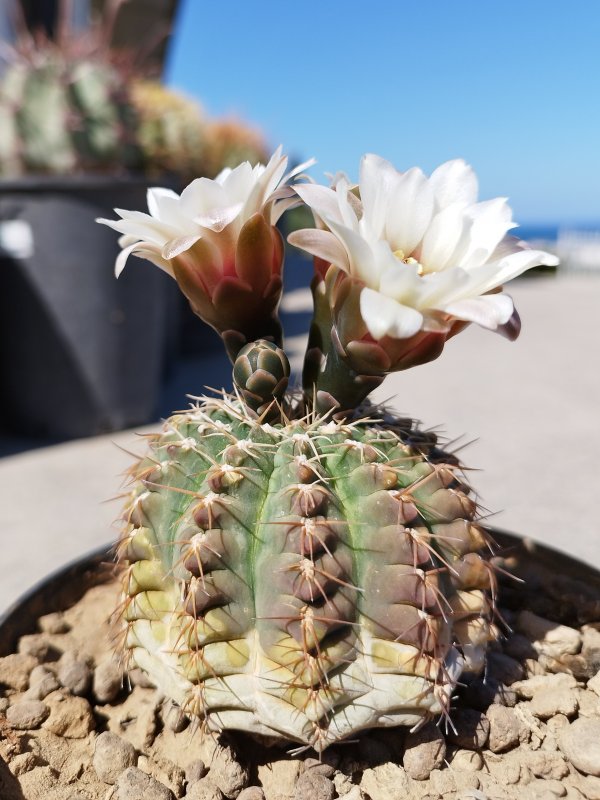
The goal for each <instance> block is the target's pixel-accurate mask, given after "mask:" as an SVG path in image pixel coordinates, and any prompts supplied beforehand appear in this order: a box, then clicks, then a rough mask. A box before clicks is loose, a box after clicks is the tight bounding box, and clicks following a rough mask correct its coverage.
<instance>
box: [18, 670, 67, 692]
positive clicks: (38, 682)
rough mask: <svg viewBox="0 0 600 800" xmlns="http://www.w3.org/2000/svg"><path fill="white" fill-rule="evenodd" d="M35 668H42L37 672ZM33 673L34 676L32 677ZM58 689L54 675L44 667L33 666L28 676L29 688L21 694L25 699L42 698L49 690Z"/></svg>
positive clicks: (58, 684)
mask: <svg viewBox="0 0 600 800" xmlns="http://www.w3.org/2000/svg"><path fill="white" fill-rule="evenodd" d="M36 670H44V671H43V672H37V673H36ZM34 673H36V674H35V677H34ZM57 689H60V683H59V682H58V680H57V678H56V675H55V674H54V673H53V672H50V670H48V669H45V667H42V666H40V667H35V668H34V669H33V670H32V672H31V675H30V676H29V689H27V691H26V692H25V694H24V695H23V697H24V698H27V700H43V699H44V698H45V697H47V696H48V695H49V694H50V692H55V691H56V690H57Z"/></svg>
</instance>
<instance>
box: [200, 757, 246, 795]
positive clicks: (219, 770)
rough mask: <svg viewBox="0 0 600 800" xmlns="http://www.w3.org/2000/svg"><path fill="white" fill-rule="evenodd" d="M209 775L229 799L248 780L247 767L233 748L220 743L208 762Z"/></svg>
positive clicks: (242, 787) (237, 792) (244, 786)
mask: <svg viewBox="0 0 600 800" xmlns="http://www.w3.org/2000/svg"><path fill="white" fill-rule="evenodd" d="M210 777H211V779H212V782H213V783H214V784H215V786H218V788H219V789H220V790H221V792H222V793H223V794H224V795H225V797H227V798H229V800H233V798H235V797H237V796H238V794H239V793H240V792H241V791H242V789H245V788H246V786H247V785H248V781H249V780H250V775H249V772H248V768H247V767H245V766H242V764H240V762H239V761H238V760H237V758H236V756H235V753H234V751H233V748H231V747H230V746H229V745H227V744H226V745H221V746H219V747H218V748H217V749H216V750H215V754H214V756H213V759H212V761H211V763H210Z"/></svg>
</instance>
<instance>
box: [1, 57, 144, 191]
mask: <svg viewBox="0 0 600 800" xmlns="http://www.w3.org/2000/svg"><path fill="white" fill-rule="evenodd" d="M136 117H137V112H136V109H135V106H134V104H133V103H132V100H131V97H130V95H129V92H128V91H127V88H126V87H124V86H123V84H122V81H121V77H120V75H119V72H118V70H116V69H115V68H114V67H112V66H111V65H110V64H109V63H103V62H102V61H101V60H99V59H95V58H94V59H92V58H85V59H81V60H80V59H75V60H71V59H70V58H68V57H67V56H66V55H65V54H64V53H61V52H60V51H58V50H56V49H55V48H54V47H53V46H52V45H50V44H48V46H47V47H46V48H44V49H42V50H40V51H37V52H36V53H35V60H34V59H32V60H25V59H19V60H18V61H17V62H16V63H14V64H11V66H10V67H9V68H8V70H7V72H6V73H5V75H4V77H3V80H2V83H1V84H0V174H1V175H2V176H6V177H15V176H18V175H22V174H24V173H28V172H35V173H42V174H52V175H56V174H64V173H71V172H73V171H77V172H97V171H101V172H104V171H111V170H114V171H116V172H121V171H123V170H126V169H134V170H135V169H138V168H139V167H140V166H141V165H142V152H141V149H140V147H139V145H138V143H137V141H136V137H135V128H136V127H137V119H136Z"/></svg>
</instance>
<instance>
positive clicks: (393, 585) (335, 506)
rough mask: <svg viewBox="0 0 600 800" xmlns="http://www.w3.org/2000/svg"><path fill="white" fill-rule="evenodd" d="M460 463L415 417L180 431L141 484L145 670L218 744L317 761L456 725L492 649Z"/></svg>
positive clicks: (182, 425) (129, 623) (234, 409)
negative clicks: (252, 741)
mask: <svg viewBox="0 0 600 800" xmlns="http://www.w3.org/2000/svg"><path fill="white" fill-rule="evenodd" d="M455 463H456V462H455V460H454V459H452V458H451V457H445V455H444V453H443V452H442V451H440V450H438V449H437V447H436V446H435V444H434V443H433V441H432V439H431V437H426V436H424V435H422V434H419V432H418V431H415V430H412V429H411V426H410V424H409V423H407V422H406V421H395V422H392V424H390V425H386V426H383V425H381V424H378V423H376V422H369V421H362V422H360V421H359V422H355V423H352V424H343V423H338V422H335V421H327V420H324V419H322V418H321V419H305V420H296V421H286V423H285V424H280V425H273V426H271V425H268V424H258V423H257V422H256V420H255V419H253V418H252V414H251V413H250V412H248V411H246V410H245V409H244V406H243V405H242V404H241V403H240V402H239V401H238V400H236V399H233V398H231V397H226V398H225V399H224V401H220V400H205V401H204V402H203V403H201V404H200V405H199V406H198V408H197V409H194V410H191V411H189V412H186V413H182V414H179V415H176V416H174V417H172V418H171V419H169V420H168V422H167V423H166V425H165V428H164V430H163V432H162V433H161V434H160V435H157V436H156V437H154V438H152V439H151V441H150V447H149V453H148V455H147V457H145V458H143V459H142V460H141V461H140V462H139V463H138V464H137V465H136V466H135V467H134V469H133V470H132V476H133V481H134V483H133V492H132V496H131V501H130V503H129V505H128V509H127V513H126V520H127V527H126V530H125V533H124V536H123V538H122V541H121V547H120V556H121V559H122V561H123V562H124V563H125V565H126V568H125V571H124V593H125V597H124V603H123V606H122V615H123V619H124V623H125V625H124V627H125V647H126V649H127V651H128V655H129V657H130V662H131V663H133V664H135V665H137V666H139V667H141V668H142V669H144V670H145V671H146V672H147V673H148V674H149V675H150V676H151V678H152V679H153V680H154V682H155V683H156V684H157V685H158V686H159V687H160V688H161V689H162V690H163V691H164V692H165V693H166V694H167V695H169V696H171V697H172V698H173V699H175V700H176V701H177V702H178V703H180V704H181V705H182V707H184V708H185V709H186V710H187V711H188V712H190V713H193V714H195V715H198V716H199V717H201V718H203V719H204V720H205V721H206V724H207V726H208V727H209V728H210V729H221V728H233V729H239V730H245V731H249V732H254V733H257V734H263V735H267V736H277V737H280V738H282V739H287V740H295V741H297V742H301V743H305V744H311V745H313V746H314V747H315V748H316V749H318V750H322V749H324V748H325V747H327V746H328V745H329V744H331V743H332V742H335V741H337V740H339V739H343V738H345V737H348V736H350V735H352V734H354V733H356V732H357V731H360V730H362V729H365V728H370V727H377V726H392V725H399V724H401V725H414V724H415V723H417V722H418V721H419V720H420V719H421V718H422V717H424V716H427V715H430V714H438V713H440V712H444V711H446V710H447V709H448V707H449V702H450V696H451V694H452V691H453V689H454V687H455V685H456V682H457V680H458V678H459V676H460V675H461V673H462V672H463V670H464V669H465V667H466V668H471V667H475V668H476V667H478V666H480V664H481V660H482V658H483V653H484V650H485V645H486V642H487V640H488V639H489V637H490V601H489V599H488V596H487V593H486V590H487V589H488V588H489V586H490V569H489V565H488V564H487V563H486V562H485V561H484V560H483V558H482V557H481V556H480V555H479V554H478V550H479V549H480V548H481V547H482V546H483V544H484V542H485V536H484V533H483V531H482V530H481V529H480V528H479V527H478V526H477V525H476V524H475V523H474V522H473V519H474V515H475V513H476V506H475V503H474V501H473V500H472V499H470V497H469V496H468V489H466V487H465V486H464V484H463V483H462V477H461V475H460V471H459V469H458V467H456V466H455Z"/></svg>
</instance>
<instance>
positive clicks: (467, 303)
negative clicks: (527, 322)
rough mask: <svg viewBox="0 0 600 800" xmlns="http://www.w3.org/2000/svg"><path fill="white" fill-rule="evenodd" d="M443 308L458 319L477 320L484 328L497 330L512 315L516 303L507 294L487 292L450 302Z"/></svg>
mask: <svg viewBox="0 0 600 800" xmlns="http://www.w3.org/2000/svg"><path fill="white" fill-rule="evenodd" d="M442 310H443V311H446V312H447V313H448V314H452V316H453V317H456V318H457V319H462V320H466V321H467V322H475V323H476V324H477V325H481V327H482V328H488V329H489V330H492V331H495V330H496V329H497V328H498V327H499V326H500V325H505V324H506V323H507V322H508V321H509V319H510V318H511V317H512V314H513V311H514V304H513V301H512V298H511V297H509V296H508V295H507V294H487V295H484V296H483V297H470V298H466V299H464V300H458V301H456V302H455V303H449V304H448V305H446V306H445V307H444V308H443V309H442Z"/></svg>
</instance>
